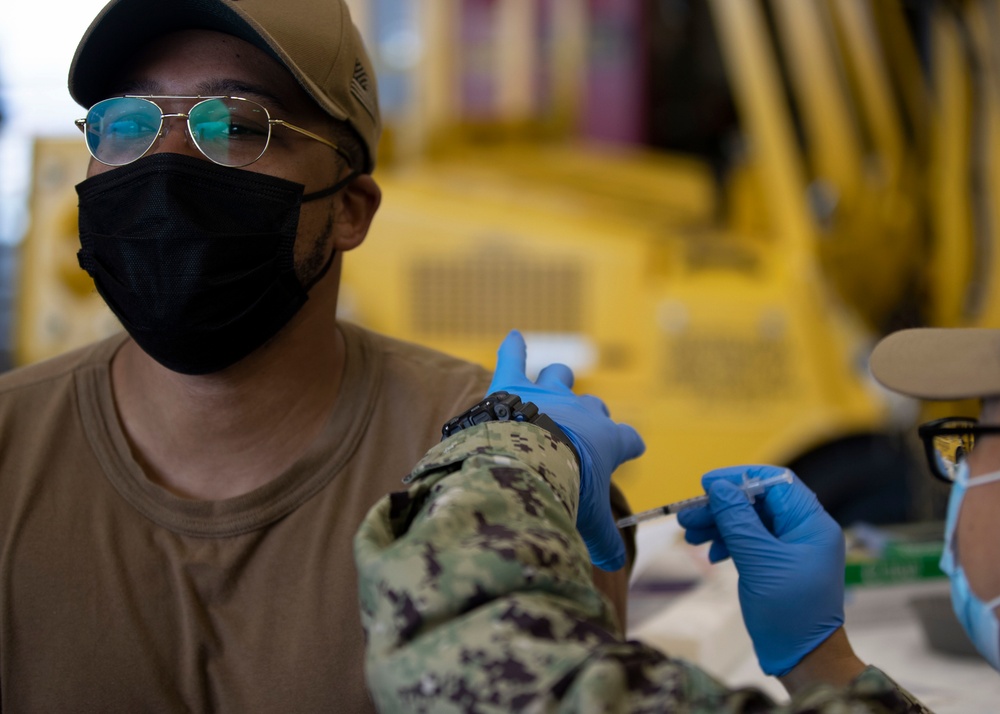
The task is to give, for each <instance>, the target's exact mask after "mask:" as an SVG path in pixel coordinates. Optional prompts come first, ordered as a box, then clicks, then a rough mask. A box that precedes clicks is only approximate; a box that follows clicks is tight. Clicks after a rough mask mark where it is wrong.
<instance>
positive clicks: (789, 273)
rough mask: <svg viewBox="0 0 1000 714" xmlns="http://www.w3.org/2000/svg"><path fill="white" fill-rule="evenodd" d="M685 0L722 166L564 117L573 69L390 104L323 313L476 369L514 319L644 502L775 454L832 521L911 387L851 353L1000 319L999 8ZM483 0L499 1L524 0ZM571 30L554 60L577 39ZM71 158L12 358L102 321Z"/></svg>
mask: <svg viewBox="0 0 1000 714" xmlns="http://www.w3.org/2000/svg"><path fill="white" fill-rule="evenodd" d="M447 5H448V4H447V3H445V2H443V0H442V1H441V2H436V1H431V2H428V3H427V11H428V16H429V17H433V18H435V23H432V24H429V25H427V27H429V28H431V30H433V31H435V32H438V33H439V35H438V36H436V37H435V38H433V39H434V41H433V42H430V41H429V42H428V43H427V46H428V47H435V48H437V54H435V55H434V56H432V57H431V58H430V60H432V61H431V64H432V65H433V67H435V68H437V69H438V70H441V68H450V67H454V66H455V65H456V64H460V62H459V58H455V57H450V56H447V55H446V54H442V52H443V50H442V49H441V48H448V47H450V46H451V45H450V43H449V42H447V41H446V40H447V38H446V37H442V36H441V33H442V32H444V30H442V26H443V25H445V24H447V23H445V19H447V17H448V11H447V10H446V9H445V8H446V6H447ZM554 5H555V6H557V7H558V8H561V9H560V10H559V11H560V12H562V13H564V16H563V17H562V20H561V22H562V23H563V25H561V26H566V27H573V28H576V29H577V30H579V31H580V32H583V31H585V30H586V23H585V22H582V21H581V20H580V17H581V14H582V12H583V11H582V10H581V8H583V7H585V4H584V3H582V2H575V1H574V0H561V1H560V2H558V3H554ZM690 5H691V6H692V7H698V8H702V9H705V8H707V10H708V11H710V15H708V17H709V18H710V20H711V28H712V30H713V32H712V35H713V37H714V38H715V42H716V43H717V45H718V48H719V51H720V53H721V58H720V66H721V67H723V68H724V70H725V72H724V74H725V79H726V81H727V84H728V91H729V92H731V96H732V101H733V103H734V105H735V107H736V110H737V114H738V118H739V125H738V140H736V141H735V142H733V145H734V146H735V147H737V148H736V149H735V150H733V151H731V152H730V154H729V156H728V159H727V162H726V170H725V171H724V172H723V173H721V174H720V172H719V171H718V167H717V166H714V165H712V164H710V163H709V162H707V161H704V160H701V159H698V158H694V157H692V156H681V155H677V154H671V153H665V152H662V151H651V150H648V149H638V148H632V149H625V148H621V147H617V148H612V147H607V146H604V147H602V146H595V145H590V144H586V143H581V142H580V141H578V140H572V139H569V138H566V131H565V127H566V126H568V125H570V124H571V123H572V122H571V121H570V120H568V119H567V116H568V115H570V114H571V113H572V112H571V111H569V109H567V105H566V104H565V102H571V101H572V98H573V97H574V96H576V95H577V94H578V93H579V92H578V91H576V90H575V89H574V88H573V87H572V86H570V84H569V83H568V81H567V82H562V83H558V84H559V86H560V91H561V92H562V94H561V95H560V96H561V97H562V99H561V101H564V103H563V104H560V105H559V106H558V107H557V108H556V111H555V115H556V117H555V119H554V120H546V119H545V118H542V119H541V120H539V121H535V122H534V123H532V122H530V121H526V120H525V118H524V116H523V114H522V115H516V113H515V116H514V119H513V120H510V121H508V120H507V119H505V121H504V122H503V123H500V124H498V125H497V126H493V127H489V126H482V125H479V126H476V127H474V129H475V131H472V130H469V127H467V126H466V127H461V126H457V127H456V126H455V124H454V120H452V119H446V118H442V117H446V116H447V112H445V111H444V110H442V113H441V116H440V117H438V118H436V119H435V118H434V117H431V118H428V114H427V113H428V111H429V110H428V109H427V106H423V107H422V108H421V114H420V118H419V121H414V122H407V121H406V118H405V117H402V118H400V117H397V119H396V123H395V125H391V126H390V127H389V131H388V132H387V134H388V136H387V139H388V140H387V142H386V152H385V153H386V156H385V157H383V158H382V159H380V168H379V172H378V175H377V179H378V182H379V183H380V185H381V186H382V188H383V192H384V200H383V204H382V207H381V209H380V211H379V214H378V216H377V217H376V220H375V223H374V224H373V227H372V230H371V233H370V235H369V237H368V239H367V240H366V242H365V244H364V245H363V246H362V247H361V248H359V249H358V250H356V251H353V252H351V253H350V254H348V255H347V256H345V261H344V265H345V270H344V276H343V289H342V298H341V310H342V312H343V314H344V317H346V318H348V319H352V320H355V321H357V322H359V323H361V324H363V325H366V326H369V327H371V328H373V329H376V330H380V331H384V332H387V333H389V334H393V335H396V336H399V337H401V338H404V339H411V340H414V341H417V342H422V343H425V344H428V345H431V346H434V347H437V348H440V349H442V350H445V351H448V352H451V353H454V354H459V355H462V356H465V357H467V358H469V359H472V360H475V361H478V362H480V363H482V364H484V365H486V366H487V367H490V366H492V364H493V360H494V351H495V349H496V346H497V345H498V344H499V342H500V340H501V339H502V337H503V335H504V334H505V333H506V332H507V331H508V330H509V329H512V328H517V329H520V330H522V331H523V332H524V333H525V334H526V337H527V338H528V343H529V351H530V355H529V357H530V358H531V359H532V360H533V362H534V366H535V367H538V366H541V365H542V364H544V363H546V362H549V361H562V362H566V363H568V364H569V365H570V366H572V367H573V368H574V371H575V373H576V375H577V387H578V388H579V389H581V390H584V391H589V392H593V393H596V394H599V395H601V396H602V397H603V398H604V399H605V400H606V402H607V403H608V404H609V406H610V408H611V410H612V413H613V415H614V416H615V417H616V418H619V419H622V420H625V421H628V422H630V423H632V424H634V425H635V426H636V427H637V428H638V429H639V430H640V432H641V433H642V434H643V436H644V437H645V439H646V442H647V445H648V452H647V455H646V456H645V457H643V459H641V460H639V461H637V462H634V463H630V464H628V465H626V466H625V467H624V468H623V469H622V470H621V471H620V473H619V475H618V476H617V478H618V480H619V483H620V485H621V487H622V488H623V490H624V491H625V492H626V494H627V495H628V497H629V498H630V500H631V501H632V504H633V507H635V508H637V509H644V508H648V507H653V506H656V505H660V504H662V503H665V502H668V501H672V500H676V499H679V498H685V497H689V496H691V495H694V494H695V493H696V492H698V491H699V490H700V485H699V478H700V475H701V474H702V473H703V472H704V471H706V470H708V469H710V468H714V467H718V466H723V465H730V464H733V463H752V462H768V463H783V464H788V465H791V466H792V467H794V468H795V469H796V471H797V472H798V473H800V475H801V476H802V477H803V478H804V479H806V480H807V481H808V482H810V483H811V485H813V487H814V488H815V489H816V490H817V492H818V493H819V495H820V498H821V500H822V501H823V502H824V504H825V505H826V506H827V507H828V508H829V509H830V510H831V512H833V513H834V515H835V516H836V517H837V518H838V519H839V520H841V521H842V522H845V523H849V522H851V521H853V520H855V519H858V518H864V519H867V520H874V521H883V522H886V521H900V520H905V519H907V518H908V517H910V516H912V515H913V513H912V503H910V502H909V500H908V499H909V495H908V493H909V486H910V478H909V471H910V465H909V459H908V453H909V452H908V449H907V448H906V445H905V444H904V443H903V442H902V440H901V439H900V437H899V436H898V434H899V433H900V431H901V428H902V429H908V428H909V427H910V426H911V425H912V422H913V421H914V420H915V418H916V410H915V409H914V408H913V407H912V405H910V406H909V407H906V406H905V405H904V407H903V408H902V409H901V407H900V404H899V403H898V402H896V401H893V400H892V399H891V398H890V397H889V395H887V394H885V393H884V392H883V391H881V390H880V389H878V388H877V387H876V386H875V385H874V383H873V382H872V381H871V379H870V378H869V376H868V370H867V357H868V353H869V350H870V348H871V346H872V345H873V344H874V341H875V340H876V339H877V337H878V336H880V335H881V334H883V333H884V332H886V331H888V330H890V329H894V328H897V327H903V326H908V325H912V324H924V323H931V324H941V325H958V324H975V325H1000V304H998V303H997V301H996V299H995V297H994V293H995V291H994V290H993V289H992V284H991V282H990V276H993V275H998V274H1000V272H998V271H997V269H998V268H1000V265H998V264H997V261H1000V250H995V249H992V246H995V245H997V241H996V240H995V239H994V232H995V231H996V230H997V226H998V225H1000V215H996V212H997V205H996V201H994V200H993V197H994V196H995V195H996V183H995V180H996V177H995V175H994V172H995V171H996V170H997V167H998V166H1000V162H998V161H997V160H996V158H1000V157H997V151H998V146H1000V144H998V141H997V140H998V138H1000V133H998V132H1000V114H998V112H997V109H998V107H1000V100H998V97H997V88H998V87H1000V84H998V80H1000V64H998V60H997V57H998V55H997V54H996V53H995V52H993V51H992V50H991V48H990V42H989V38H990V37H993V36H996V34H997V33H994V32H991V31H990V30H1000V19H998V13H997V11H996V9H995V5H994V4H992V3H989V2H985V1H984V0H969V1H968V2H966V3H964V4H961V5H960V6H956V5H954V4H951V3H949V4H947V5H945V4H943V3H942V4H940V5H934V6H931V7H930V10H929V11H928V14H927V15H925V16H922V17H919V18H916V20H917V22H916V23H915V22H913V20H914V18H912V17H907V15H906V14H905V13H904V9H905V8H904V5H903V3H896V2H881V1H880V0H766V1H765V0H709V1H708V2H707V4H705V5H702V4H701V3H693V4H690ZM494 6H495V7H497V8H505V7H508V6H509V7H510V8H513V9H512V10H511V11H510V13H509V17H508V18H507V20H506V21H509V22H510V23H513V24H517V23H519V22H520V23H523V22H525V21H526V20H525V18H526V17H527V10H526V8H530V7H531V4H530V3H527V4H526V3H524V2H501V3H496V4H494ZM574 8H575V9H574ZM574 18H575V19H574ZM438 21H440V22H438ZM921 23H922V24H921ZM921 27H924V28H925V31H924V30H920V28H921ZM914 28H917V29H916V30H915V29H914ZM563 34H564V35H565V37H562V36H561V39H562V40H563V41H564V42H565V43H566V44H567V45H568V46H569V49H565V48H563V49H560V47H555V48H554V55H555V57H556V59H555V60H553V61H554V62H555V63H557V64H559V66H560V67H564V68H565V67H567V66H570V65H571V64H572V63H571V62H569V61H568V60H567V58H568V57H569V58H576V59H574V60H573V61H577V62H578V61H580V46H581V45H583V44H585V43H583V42H582V41H581V40H580V37H579V35H578V34H574V33H573V32H568V31H567V32H565V33H563ZM925 36H926V37H925ZM914 37H916V38H917V39H918V41H917V42H914ZM925 39H927V40H929V41H930V42H932V44H933V46H934V52H933V53H932V55H930V54H928V53H925V52H918V48H919V47H920V45H921V43H922V42H924V40H925ZM928 56H933V58H934V62H933V64H932V65H930V66H929V67H927V68H925V67H924V65H923V64H922V62H925V61H926V59H927V57H928ZM497 64H498V67H499V66H500V65H499V63H497ZM521 64H525V63H523V62H522V63H521ZM503 69H505V70H509V69H510V68H509V67H504V68H503ZM441 71H443V70H441ZM570 74H572V72H570ZM567 76H569V75H567ZM516 79H517V78H516V77H515V78H511V77H507V78H506V80H505V81H506V82H507V83H508V85H509V86H510V87H513V88H516V87H517V86H518V82H517V81H516ZM928 80H930V81H928ZM445 84H447V83H445ZM421 86H422V87H423V88H424V89H425V90H426V92H425V94H426V95H427V96H430V97H431V98H432V99H433V100H434V101H428V102H425V104H428V103H429V104H433V105H434V106H440V107H447V106H448V105H449V102H448V101H446V99H447V97H446V96H445V94H446V92H445V91H444V90H442V89H441V86H442V85H441V83H438V84H435V83H433V82H425V83H423V84H422V85H421ZM929 87H933V88H934V91H931V90H930V89H929ZM512 91H513V90H512ZM449 122H450V123H449ZM417 126H419V127H422V129H421V131H423V133H424V138H423V140H422V141H419V140H416V139H414V137H413V136H412V135H411V134H412V133H413V132H414V131H415V130H414V127H417ZM512 127H513V128H512ZM407 132H409V134H408V133H407ZM554 134H556V135H562V136H563V138H562V139H560V140H553V139H552V136H553V135H554ZM484 135H485V136H490V137H492V139H493V142H492V143H486V144H483V143H477V142H474V141H472V140H471V139H470V138H469V137H474V136H480V137H481V136H484ZM526 135H535V136H544V137H546V138H545V139H544V140H539V141H528V140H526V139H524V138H523V137H525V136H526ZM449 137H462V138H461V140H459V139H455V138H449ZM511 137H522V138H521V139H520V140H517V139H511ZM499 139H502V141H501V140H499ZM414 146H419V147H423V148H421V150H420V151H417V150H416V149H414V148H413V147H414ZM63 152H65V153H63ZM71 153H72V155H73V156H74V157H79V158H78V159H74V160H77V161H79V166H82V165H83V164H84V163H85V154H86V152H85V151H84V150H83V147H82V146H79V147H78V148H76V149H72V150H69V149H65V150H64V148H63V147H62V146H61V145H60V142H40V144H39V150H38V152H37V159H36V161H37V164H38V170H37V171H36V195H35V198H34V201H35V206H34V210H33V220H34V222H33V225H32V232H31V234H30V235H29V238H28V240H27V241H26V242H25V249H24V253H25V263H24V269H23V271H22V300H21V309H20V312H19V316H20V320H19V321H18V324H19V332H18V335H19V338H18V345H17V346H18V348H19V349H18V352H17V354H18V356H19V359H20V361H21V362H27V361H33V360H35V359H40V358H42V357H45V356H48V355H50V354H53V353H54V352H56V351H60V350H61V349H66V348H68V347H70V346H72V345H74V344H79V343H80V342H83V341H86V340H87V339H92V338H93V337H95V336H98V335H100V334H102V333H103V332H106V331H107V330H109V329H114V325H113V323H112V322H109V321H108V319H107V318H108V316H109V314H108V313H106V312H105V311H103V309H102V308H101V306H99V304H98V303H99V299H97V298H96V296H95V295H94V294H93V293H92V292H91V291H90V286H89V284H87V283H86V281H85V280H82V279H83V278H86V275H85V274H84V273H82V272H79V273H78V275H76V273H75V272H73V271H69V270H68V268H67V266H71V265H72V264H73V263H75V251H76V245H75V241H74V240H71V238H72V237H73V229H72V226H73V224H74V221H75V211H74V208H73V206H74V205H75V203H74V202H73V196H72V192H71V190H72V189H71V187H72V182H69V183H66V181H65V180H64V181H63V183H62V184H58V185H56V184H53V183H52V182H53V181H55V182H56V183H58V180H59V177H60V176H62V177H64V178H65V176H66V175H69V176H76V177H78V176H80V175H82V169H80V170H77V169H76V168H75V167H71V164H72V160H71V159H70V158H69V156H70V154H71ZM416 153H419V154H422V155H424V157H423V158H421V159H420V160H414V159H413V154H416ZM50 161H53V162H55V164H58V165H59V166H61V167H62V168H61V169H60V170H59V171H56V169H54V168H52V167H50V166H49V162H50ZM67 167H71V168H67ZM46 181H47V182H49V184H46V183H45V182H46ZM63 184H65V185H63ZM74 275H76V277H73V276H74ZM78 333H79V334H78ZM915 482H916V483H917V484H919V483H923V481H922V480H921V479H916V480H915Z"/></svg>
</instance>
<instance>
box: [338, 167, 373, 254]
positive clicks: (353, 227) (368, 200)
mask: <svg viewBox="0 0 1000 714" xmlns="http://www.w3.org/2000/svg"><path fill="white" fill-rule="evenodd" d="M337 198H338V200H339V202H340V210H339V213H338V216H337V219H338V220H337V223H338V225H339V227H340V230H338V231H337V232H336V237H335V238H334V248H336V249H337V250H338V251H345V250H353V249H354V248H357V247H358V246H359V245H361V243H362V242H364V240H365V236H366V235H368V228H369V227H370V226H371V223H372V218H374V217H375V211H377V210H378V207H379V204H380V203H381V202H382V190H381V189H380V188H379V187H378V184H376V183H375V180H374V179H373V178H372V177H371V174H361V175H360V176H358V177H357V178H356V179H354V180H353V181H351V182H350V183H349V184H347V186H345V187H344V188H343V189H342V190H341V191H340V193H338V194H337Z"/></svg>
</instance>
